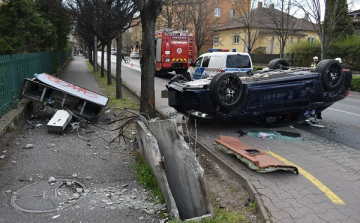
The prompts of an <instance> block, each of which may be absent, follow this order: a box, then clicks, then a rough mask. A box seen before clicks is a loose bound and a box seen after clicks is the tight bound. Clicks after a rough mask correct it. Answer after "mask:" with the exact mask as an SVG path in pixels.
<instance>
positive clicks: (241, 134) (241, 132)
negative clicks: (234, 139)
mask: <svg viewBox="0 0 360 223" xmlns="http://www.w3.org/2000/svg"><path fill="white" fill-rule="evenodd" d="M236 133H239V137H242V136H244V135H246V132H243V131H242V130H241V129H238V130H236Z"/></svg>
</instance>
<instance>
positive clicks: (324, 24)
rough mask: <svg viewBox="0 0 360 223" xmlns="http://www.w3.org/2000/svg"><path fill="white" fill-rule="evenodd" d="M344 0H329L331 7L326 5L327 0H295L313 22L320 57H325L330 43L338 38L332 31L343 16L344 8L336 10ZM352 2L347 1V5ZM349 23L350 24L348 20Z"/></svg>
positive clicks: (341, 5)
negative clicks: (318, 40) (318, 41)
mask: <svg viewBox="0 0 360 223" xmlns="http://www.w3.org/2000/svg"><path fill="white" fill-rule="evenodd" d="M344 1H346V0H333V1H331V2H332V7H328V4H327V0H296V2H295V3H296V5H297V7H299V8H300V9H301V10H302V11H303V12H304V13H305V14H307V15H309V17H310V19H311V20H312V21H313V23H314V28H315V29H316V31H317V33H318V35H319V38H320V45H321V59H325V58H326V52H327V50H328V49H329V47H330V46H331V44H333V43H334V42H336V41H337V40H338V39H337V38H334V35H333V33H334V30H335V29H336V28H337V23H338V22H339V21H340V20H341V18H343V16H344V10H338V7H343V5H344ZM353 3H354V1H348V4H349V5H352V4H353ZM345 5H346V4H345ZM346 7H347V5H346ZM346 12H347V10H346ZM349 25H351V23H350V22H349Z"/></svg>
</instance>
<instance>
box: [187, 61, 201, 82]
mask: <svg viewBox="0 0 360 223" xmlns="http://www.w3.org/2000/svg"><path fill="white" fill-rule="evenodd" d="M202 59H203V57H202V56H200V57H198V58H197V59H196V60H195V62H194V63H193V65H192V66H190V67H189V68H188V70H187V73H188V75H189V76H190V77H191V79H193V77H194V74H195V71H196V69H197V68H198V67H200V66H201V63H202Z"/></svg>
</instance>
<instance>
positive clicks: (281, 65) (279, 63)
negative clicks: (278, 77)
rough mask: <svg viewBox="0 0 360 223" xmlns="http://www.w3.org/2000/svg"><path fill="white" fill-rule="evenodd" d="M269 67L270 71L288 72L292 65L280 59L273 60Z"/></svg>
mask: <svg viewBox="0 0 360 223" xmlns="http://www.w3.org/2000/svg"><path fill="white" fill-rule="evenodd" d="M268 67H269V69H272V70H277V69H281V70H288V69H289V67H290V64H289V62H287V61H286V60H284V59H281V58H278V59H273V60H271V61H270V62H269V65H268Z"/></svg>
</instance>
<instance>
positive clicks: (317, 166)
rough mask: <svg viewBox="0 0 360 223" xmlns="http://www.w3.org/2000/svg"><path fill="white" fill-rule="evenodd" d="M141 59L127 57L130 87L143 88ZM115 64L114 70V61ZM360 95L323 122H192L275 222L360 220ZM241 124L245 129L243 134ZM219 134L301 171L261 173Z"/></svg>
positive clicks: (159, 84) (161, 104)
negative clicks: (221, 142)
mask: <svg viewBox="0 0 360 223" xmlns="http://www.w3.org/2000/svg"><path fill="white" fill-rule="evenodd" d="M113 60H115V57H114V59H113ZM114 62H115V61H114ZM137 64H138V60H132V61H131V62H130V64H124V63H123V72H122V78H123V81H124V82H126V83H127V85H128V86H130V88H132V89H134V90H135V91H136V92H138V93H140V89H139V88H140V85H139V81H140V73H139V71H140V69H139V67H138V65H137ZM112 67H113V70H112V72H113V73H115V64H113V65H112ZM136 70H137V71H136ZM170 78H171V77H163V78H157V77H156V80H155V89H156V106H157V107H158V108H160V109H162V110H163V109H166V106H167V101H166V99H161V95H160V93H161V90H163V89H164V88H165V84H166V83H167V82H168V81H169V79H170ZM358 100H359V94H358V93H352V94H350V96H349V97H348V98H346V99H345V100H342V101H341V102H338V103H336V104H335V105H334V106H332V107H330V108H329V109H327V110H326V111H324V112H323V115H322V116H323V119H322V120H319V121H318V123H317V124H319V125H323V126H324V127H322V128H319V127H316V128H315V127H311V126H300V125H299V126H298V125H296V126H288V127H282V128H273V129H268V128H264V127H261V126H256V125H254V124H249V123H216V124H208V125H204V124H198V125H197V126H196V127H194V126H190V132H191V134H194V136H196V137H197V138H198V140H199V141H200V142H201V143H203V144H204V145H205V146H207V147H208V148H209V149H210V150H212V151H213V152H214V153H216V154H217V155H218V156H221V157H223V159H225V160H227V161H226V162H227V163H228V164H229V165H230V166H231V167H232V168H234V169H236V170H238V172H241V173H242V174H243V175H244V176H245V177H246V178H247V179H249V181H250V182H251V183H252V184H253V186H254V187H255V189H256V190H257V191H258V193H259V194H260V197H261V200H262V202H263V204H264V206H265V207H266V208H267V210H268V211H269V213H270V218H271V220H272V221H273V222H284V223H289V222H351V223H352V222H359V221H360V213H359V212H358V210H360V194H359V193H358V191H359V188H360V176H359V172H360V165H359V161H360V152H359V150H358V149H359V141H358V140H359V138H360V137H358V134H356V133H358V132H359V126H360V125H359V118H358V117H359V114H360V112H359V108H357V107H356V105H357V104H358V103H357V102H358ZM297 127H299V128H297ZM191 129H193V130H191ZM194 129H196V131H195V130H194ZM239 130H241V132H243V133H245V135H243V136H240V134H239V133H238V132H239ZM279 130H282V131H288V132H292V133H299V134H300V135H301V137H299V138H293V137H285V136H282V135H279V134H277V131H279ZM259 132H270V133H275V134H277V137H276V138H273V139H267V138H266V139H260V138H259V137H258V134H259ZM219 134H223V135H229V136H235V137H240V140H241V141H242V142H244V143H246V144H248V145H250V146H252V147H255V148H259V149H262V150H264V151H266V152H267V153H269V154H271V155H272V156H275V157H276V158H277V159H279V160H281V161H283V162H285V163H288V164H292V165H296V166H297V167H298V168H299V172H300V174H299V175H295V174H292V173H290V172H284V171H283V172H273V173H267V174H259V173H257V172H255V171H253V170H251V169H249V168H248V167H247V166H246V165H244V164H243V163H242V162H240V161H239V160H237V159H236V158H233V157H230V156H228V155H225V154H224V153H222V152H220V151H219V150H218V149H217V148H216V146H215V143H214V140H215V139H217V138H218V136H219Z"/></svg>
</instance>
